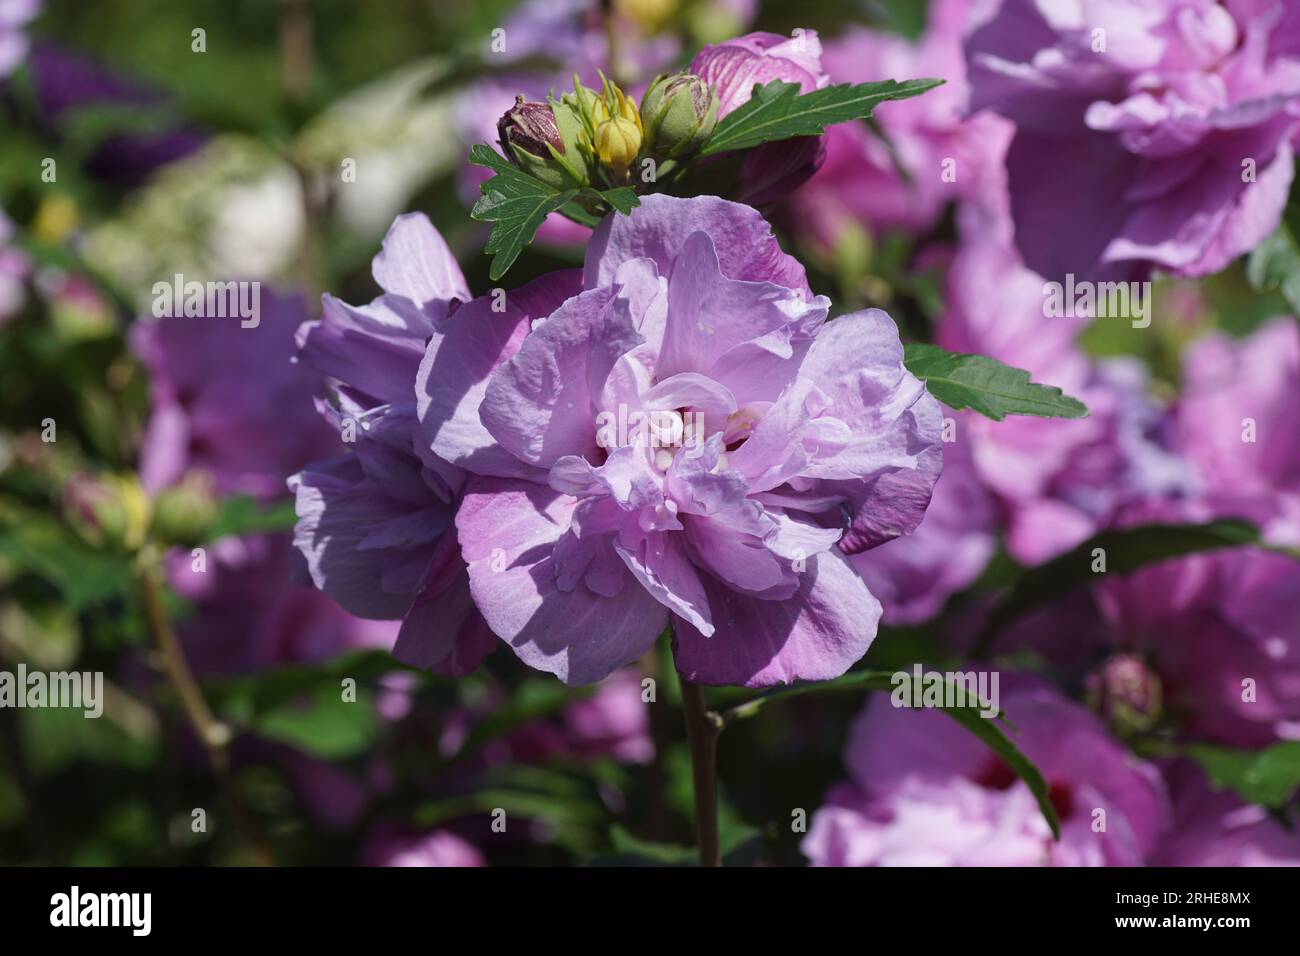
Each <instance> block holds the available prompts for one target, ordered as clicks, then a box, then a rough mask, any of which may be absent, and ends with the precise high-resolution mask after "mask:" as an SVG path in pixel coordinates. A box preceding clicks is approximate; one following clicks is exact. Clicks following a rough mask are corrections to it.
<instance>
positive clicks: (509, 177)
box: [469, 145, 579, 280]
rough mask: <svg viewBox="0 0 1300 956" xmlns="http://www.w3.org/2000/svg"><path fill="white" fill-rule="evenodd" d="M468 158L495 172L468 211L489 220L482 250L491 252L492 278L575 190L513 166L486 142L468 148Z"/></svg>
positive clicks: (508, 265) (504, 272) (510, 264)
mask: <svg viewBox="0 0 1300 956" xmlns="http://www.w3.org/2000/svg"><path fill="white" fill-rule="evenodd" d="M469 161H470V162H471V163H474V164H475V165H478V166H486V167H488V168H489V169H491V170H493V171H494V172H495V173H496V175H495V176H493V177H492V178H491V179H489V180H488V181H487V182H485V183H484V184H483V185H482V187H481V189H482V193H483V195H482V196H481V197H480V198H479V201H478V202H476V203H475V204H474V208H473V210H471V211H470V216H471V217H472V218H474V219H477V220H479V221H480V222H490V223H492V232H491V233H490V234H489V235H488V241H487V244H486V245H485V246H484V247H483V251H484V252H486V253H487V254H489V255H491V256H492V265H491V267H490V268H489V270H488V275H489V276H490V277H491V278H492V279H493V280H496V279H500V278H501V277H502V276H503V275H505V274H506V271H507V270H508V269H509V268H510V267H511V266H512V265H514V262H515V260H516V259H518V258H519V253H520V252H522V251H523V249H524V247H525V246H526V245H528V244H529V243H530V242H532V241H533V237H534V236H535V235H537V230H538V229H540V228H541V226H542V223H543V222H545V221H546V217H547V216H549V215H550V214H551V213H553V212H555V211H556V210H558V209H559V208H560V207H561V206H564V205H565V204H566V203H568V202H569V201H570V200H572V199H573V198H574V197H575V196H576V195H578V192H579V191H578V190H576V189H564V190H558V189H555V188H554V187H552V186H549V185H547V184H546V183H544V182H542V181H541V180H540V179H536V178H534V177H532V176H529V175H528V174H527V173H525V172H522V171H521V170H518V169H516V168H515V167H514V166H512V165H511V164H510V162H509V161H508V160H507V159H506V158H505V157H504V156H502V155H501V154H499V153H497V152H496V151H495V150H493V149H491V148H489V147H487V146H483V145H478V146H475V147H474V148H473V149H472V150H470V156H469Z"/></svg>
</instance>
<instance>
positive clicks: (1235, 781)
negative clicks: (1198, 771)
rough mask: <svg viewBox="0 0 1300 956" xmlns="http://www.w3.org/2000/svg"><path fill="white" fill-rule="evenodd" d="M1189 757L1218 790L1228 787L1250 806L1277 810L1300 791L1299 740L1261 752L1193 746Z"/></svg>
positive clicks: (1202, 745)
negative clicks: (1251, 804) (1252, 804)
mask: <svg viewBox="0 0 1300 956" xmlns="http://www.w3.org/2000/svg"><path fill="white" fill-rule="evenodd" d="M1188 754H1189V755H1190V756H1191V757H1192V758H1193V759H1194V760H1196V762H1197V763H1199V764H1200V765H1201V767H1202V768H1203V769H1204V770H1205V775H1206V776H1207V777H1209V778H1210V782H1211V783H1212V784H1213V785H1214V786H1215V787H1216V788H1223V787H1229V788H1230V789H1232V790H1234V791H1235V792H1236V793H1237V794H1238V796H1240V797H1241V798H1242V799H1243V800H1245V801H1247V802H1248V803H1258V804H1262V805H1263V806H1266V807H1271V808H1273V809H1278V808H1280V807H1283V806H1285V805H1286V804H1287V803H1289V802H1290V801H1291V798H1292V797H1293V796H1294V795H1295V793H1296V791H1297V790H1300V741H1294V740H1288V741H1284V742H1283V743H1279V744H1274V745H1273V746H1271V747H1266V748H1265V749H1263V750H1259V751H1249V750H1232V749H1230V748H1228V747H1218V746H1215V745H1213V744H1193V745H1192V746H1190V747H1189V748H1188Z"/></svg>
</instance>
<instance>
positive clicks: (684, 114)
mask: <svg viewBox="0 0 1300 956" xmlns="http://www.w3.org/2000/svg"><path fill="white" fill-rule="evenodd" d="M641 125H642V127H643V128H644V130H645V141H646V145H647V146H648V147H649V149H650V151H651V152H653V153H655V154H656V155H659V156H665V157H673V158H676V157H679V156H684V155H687V154H688V153H692V152H694V151H695V150H697V149H699V148H700V147H701V146H703V145H704V144H705V142H707V141H708V138H709V137H710V136H711V135H712V134H713V129H714V127H715V126H717V125H718V98H717V96H715V95H714V93H713V90H712V89H711V88H710V87H709V85H708V84H707V83H705V82H704V80H702V79H700V78H699V77H698V76H696V75H695V74H693V73H673V74H666V75H662V76H660V77H659V78H657V79H656V80H655V81H654V82H653V83H652V84H650V88H649V89H648V90H646V94H645V96H644V97H642V99H641Z"/></svg>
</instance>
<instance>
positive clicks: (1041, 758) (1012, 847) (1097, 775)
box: [802, 681, 1169, 866]
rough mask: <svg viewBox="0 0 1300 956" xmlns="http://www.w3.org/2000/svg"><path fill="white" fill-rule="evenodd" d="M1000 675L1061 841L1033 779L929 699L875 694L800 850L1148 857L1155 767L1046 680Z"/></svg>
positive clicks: (1117, 860) (895, 860) (948, 859)
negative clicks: (923, 703)
mask: <svg viewBox="0 0 1300 956" xmlns="http://www.w3.org/2000/svg"><path fill="white" fill-rule="evenodd" d="M1002 683H1003V688H1004V690H1003V694H1002V701H1001V703H1002V706H1003V709H1004V710H1005V711H1006V713H1007V715H1008V717H1009V718H1010V719H1011V720H1012V721H1013V722H1014V723H1015V724H1016V726H1017V727H1018V728H1020V734H1019V736H1018V737H1017V738H1016V743H1017V745H1018V746H1019V747H1020V748H1021V750H1023V751H1024V753H1025V755H1026V756H1028V757H1029V759H1030V760H1032V761H1033V762H1034V763H1035V764H1036V765H1037V766H1038V768H1039V769H1040V770H1041V771H1042V772H1043V775H1044V776H1045V777H1046V779H1047V781H1048V784H1049V785H1050V787H1051V792H1050V796H1051V801H1052V805H1053V807H1054V808H1055V809H1056V812H1057V815H1058V816H1059V818H1060V820H1061V839H1060V842H1055V841H1053V839H1052V834H1051V831H1050V830H1049V829H1048V827H1047V822H1046V821H1045V820H1044V819H1043V817H1042V815H1041V813H1040V812H1039V810H1038V806H1037V804H1036V803H1035V801H1034V798H1033V795H1032V794H1031V793H1030V791H1029V788H1028V787H1027V786H1026V785H1025V784H1024V783H1023V782H1022V781H1020V780H1019V779H1018V778H1017V777H1016V776H1015V774H1014V773H1012V771H1011V770H1010V769H1009V768H1008V767H1007V766H1006V765H1005V764H1004V763H1002V761H1001V760H1000V759H999V758H998V757H997V756H995V755H994V754H993V753H991V752H990V751H989V750H988V749H987V748H986V747H985V746H984V745H983V744H982V743H981V742H980V741H979V740H978V739H976V738H975V737H974V736H972V735H971V734H970V733H969V732H967V731H966V730H965V729H964V728H962V727H961V726H959V725H958V724H957V723H956V722H955V721H953V720H952V719H951V718H949V717H947V716H946V715H945V714H942V713H940V712H938V711H936V710H920V711H908V710H905V709H901V708H896V707H893V706H891V705H890V702H889V699H888V698H887V697H885V696H884V695H877V696H876V697H875V698H874V699H873V700H872V701H870V702H869V704H868V705H867V707H866V709H865V710H864V711H863V712H862V714H861V715H860V716H859V717H858V719H857V721H856V722H855V723H854V725H853V728H852V731H851V732H850V735H849V741H848V743H847V745H846V746H845V754H844V760H845V763H846V765H847V767H848V771H849V778H850V779H849V781H848V782H847V783H843V784H838V785H837V786H835V787H834V788H833V789H832V790H831V791H830V793H829V794H828V796H827V803H826V806H824V807H822V808H821V809H819V810H818V811H817V813H816V814H815V815H814V816H813V822H812V826H811V828H810V829H809V831H808V836H807V838H806V839H805V840H804V842H803V846H802V849H803V852H804V854H805V855H806V856H808V858H809V859H811V860H812V861H813V863H814V864H815V865H819V866H1138V865H1142V864H1143V863H1144V862H1146V860H1147V859H1148V857H1149V855H1150V854H1151V853H1152V851H1153V849H1154V848H1155V845H1156V840H1157V838H1158V837H1159V836H1160V834H1161V833H1162V832H1163V831H1164V829H1165V828H1166V826H1167V822H1168V813H1169V811H1168V806H1167V797H1166V794H1165V790H1164V785H1163V783H1162V781H1161V779H1160V774H1159V773H1158V771H1157V770H1156V768H1154V767H1152V766H1150V765H1149V764H1146V763H1144V762H1143V761H1140V760H1138V759H1137V758H1135V757H1133V756H1132V755H1131V754H1129V752H1128V751H1127V750H1126V749H1125V748H1124V746H1123V745H1122V744H1120V743H1119V742H1117V741H1115V740H1113V739H1112V738H1111V737H1109V736H1108V735H1107V734H1106V731H1105V729H1104V728H1103V727H1102V726H1101V724H1100V723H1099V722H1098V721H1097V720H1096V718H1094V717H1093V716H1092V715H1091V714H1089V713H1088V712H1087V711H1085V710H1084V709H1083V708H1081V707H1079V706H1078V705H1076V704H1074V703H1072V702H1071V701H1069V700H1066V699H1065V698H1063V697H1061V696H1060V695H1059V694H1058V693H1057V692H1056V691H1054V690H1052V689H1050V688H1049V687H1047V686H1045V685H1039V684H1038V683H1037V682H1033V683H1031V682H1029V681H1024V682H1020V681H1017V682H1016V683H1015V684H1014V685H1013V686H1012V687H1011V688H1010V691H1009V692H1008V690H1007V684H1009V683H1011V682H1009V681H1003V682H1002ZM1099 811H1101V812H1100V813H1099Z"/></svg>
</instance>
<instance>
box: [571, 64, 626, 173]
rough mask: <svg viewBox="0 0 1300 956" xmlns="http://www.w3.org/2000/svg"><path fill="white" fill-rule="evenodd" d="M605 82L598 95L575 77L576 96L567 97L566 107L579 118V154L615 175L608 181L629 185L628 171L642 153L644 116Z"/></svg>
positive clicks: (617, 90) (576, 125)
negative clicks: (626, 182)
mask: <svg viewBox="0 0 1300 956" xmlns="http://www.w3.org/2000/svg"><path fill="white" fill-rule="evenodd" d="M601 80H602V82H603V86H602V87H601V91H600V93H599V94H598V93H596V91H595V90H590V89H588V88H587V87H585V86H583V85H582V83H581V82H580V81H579V80H578V78H577V77H576V76H575V77H574V78H573V92H572V93H566V94H565V95H564V98H563V100H562V105H563V106H566V107H568V108H569V110H571V111H572V113H573V116H574V118H575V123H574V126H575V127H576V144H577V151H578V152H581V153H582V154H583V155H584V156H586V157H587V158H588V159H589V160H590V161H591V162H592V163H593V164H596V163H599V164H600V165H601V166H603V167H604V168H605V170H606V171H607V173H608V174H612V176H611V175H606V176H605V179H606V180H611V179H612V181H613V182H625V181H626V180H627V175H628V167H629V166H631V165H632V163H633V162H634V161H635V160H636V157H637V154H638V153H640V151H641V142H642V139H643V136H642V132H641V114H640V112H638V110H637V108H636V101H635V100H633V99H631V98H630V97H628V96H627V94H625V93H624V92H623V91H622V90H621V89H619V88H618V87H617V86H616V85H615V84H613V83H611V82H610V81H609V80H608V79H607V78H605V77H604V76H602V77H601Z"/></svg>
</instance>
